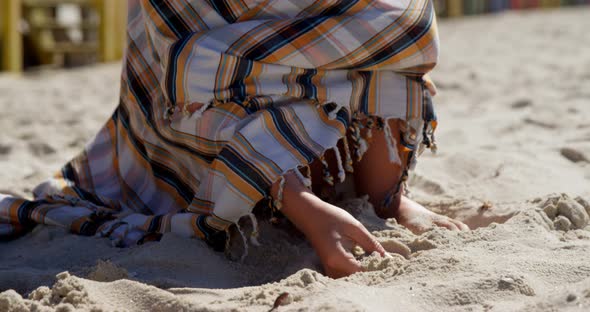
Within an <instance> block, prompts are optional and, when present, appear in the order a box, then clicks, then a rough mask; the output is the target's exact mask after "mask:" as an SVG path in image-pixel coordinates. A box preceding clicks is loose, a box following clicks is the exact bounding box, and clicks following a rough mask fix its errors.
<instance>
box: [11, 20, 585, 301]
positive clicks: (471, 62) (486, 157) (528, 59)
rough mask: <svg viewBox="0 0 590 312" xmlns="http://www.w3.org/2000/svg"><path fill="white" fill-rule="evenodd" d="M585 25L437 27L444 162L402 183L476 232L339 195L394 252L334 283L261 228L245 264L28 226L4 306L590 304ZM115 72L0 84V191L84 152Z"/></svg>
mask: <svg viewBox="0 0 590 312" xmlns="http://www.w3.org/2000/svg"><path fill="white" fill-rule="evenodd" d="M588 14H590V11H589V10H588V9H586V8H585V9H582V8H578V9H572V10H560V11H546V12H545V11H536V12H526V13H509V14H503V15H497V16H488V17H481V18H465V19H460V20H459V19H458V20H450V21H444V22H442V23H441V25H440V33H441V39H442V43H443V46H442V55H441V62H440V66H439V67H438V69H437V71H436V72H435V73H434V75H433V77H434V79H435V81H436V82H437V84H438V86H439V89H440V94H439V95H438V99H437V103H438V114H439V119H440V120H441V126H440V128H439V131H438V141H439V145H440V152H439V154H438V155H436V156H431V155H425V156H424V157H423V158H422V159H421V161H420V164H419V166H418V169H417V171H416V172H415V174H414V175H413V176H412V178H411V181H410V184H411V190H412V196H413V197H414V198H415V199H416V200H418V201H419V202H421V203H423V204H425V205H426V206H427V207H429V208H430V209H432V210H434V211H437V212H441V213H445V214H447V215H449V216H452V217H456V218H458V219H460V220H463V221H465V222H466V223H467V224H469V225H470V226H471V227H472V229H473V230H472V231H470V232H463V233H457V232H449V231H446V230H443V229H434V230H432V231H429V232H426V233H424V234H422V235H414V234H412V233H411V232H409V231H408V230H406V229H405V228H403V227H402V226H400V225H398V224H396V223H395V221H394V220H381V219H379V218H377V217H376V216H375V214H374V213H373V212H372V209H371V207H370V204H369V203H368V202H367V201H366V199H365V198H355V199H350V200H347V201H345V202H343V203H341V205H340V206H342V207H344V208H345V209H347V210H348V211H350V212H351V214H353V215H354V216H355V217H357V218H358V219H359V220H361V221H362V222H363V223H364V224H366V225H367V227H368V228H369V230H371V231H372V232H373V233H374V234H375V236H376V237H377V238H378V240H379V241H380V242H381V243H382V244H383V245H384V246H385V248H386V249H387V250H388V251H389V252H391V257H387V258H381V257H378V256H376V255H362V251H360V250H357V251H356V252H357V253H358V256H359V259H361V262H362V265H363V267H364V268H365V270H366V271H365V272H362V273H357V274H354V275H352V276H350V277H347V278H342V279H339V280H333V279H330V278H327V277H325V276H323V275H322V274H321V273H320V272H321V268H320V266H319V262H318V259H317V257H316V256H315V255H314V253H313V250H312V249H311V248H310V246H309V245H308V244H307V243H306V242H305V240H304V238H303V237H301V236H298V235H293V233H291V232H288V231H285V230H281V229H277V228H275V227H273V226H271V225H270V224H267V223H263V222H261V236H260V241H261V243H262V246H261V247H255V246H250V250H249V255H248V257H246V259H245V260H244V263H238V262H232V261H228V260H227V259H226V257H225V256H224V255H222V254H219V253H216V252H213V251H212V250H210V249H209V248H208V247H207V246H206V244H205V243H203V242H202V241H199V240H191V239H185V238H181V237H176V236H174V235H165V236H164V237H163V239H162V241H161V242H159V243H146V244H144V245H141V246H135V247H132V248H126V249H119V248H113V247H112V246H111V245H110V242H109V241H108V240H105V239H100V238H92V237H80V236H74V235H69V234H67V233H66V232H65V231H64V230H62V229H59V228H52V227H41V226H40V227H37V228H36V229H35V230H34V231H33V232H32V233H30V234H28V235H26V236H25V237H23V238H21V239H18V240H16V241H12V242H3V243H0V311H146V310H151V311H269V310H270V309H271V308H273V307H276V309H275V311H318V310H319V311H392V310H402V311H440V310H444V311H514V310H519V311H555V310H560V311H588V310H589V309H590V263H589V262H588V258H589V256H590V227H589V225H588V223H589V219H590V217H589V214H590V205H588V201H590V162H589V161H588V160H589V159H590V122H589V119H588V116H590V105H588V101H589V100H590V93H589V90H590V45H587V44H583V43H584V42H590V32H587V31H586V29H589V28H590V19H588V18H587V16H588ZM571 25H576V27H572V26H571ZM118 66H119V65H118V64H113V65H103V66H97V67H92V68H86V69H81V70H76V71H55V72H43V73H36V74H31V75H27V76H25V77H23V78H14V77H11V76H0V110H1V111H2V112H3V113H2V114H0V192H11V193H16V194H21V195H26V194H27V193H28V191H29V190H30V188H31V187H32V186H34V185H35V184H36V183H38V182H39V181H41V180H42V179H44V178H45V177H46V176H48V175H50V174H51V172H52V171H53V170H55V169H57V168H59V167H60V166H61V164H62V163H63V162H64V161H65V160H67V159H68V158H70V157H72V156H73V155H74V154H75V153H77V152H78V151H79V150H80V148H81V147H82V146H83V144H84V142H85V141H86V140H87V139H88V138H89V137H90V136H92V135H93V134H94V132H95V131H96V130H97V129H98V128H99V127H100V126H101V124H102V123H103V122H104V121H105V120H106V118H108V116H109V114H110V113H111V111H112V109H113V108H114V105H115V104H116V97H117V92H116V90H117V85H116V83H117V81H118V71H119V68H118ZM107 103H110V104H111V105H105V104H107ZM236 250H238V251H239V250H242V249H241V248H240V246H236Z"/></svg>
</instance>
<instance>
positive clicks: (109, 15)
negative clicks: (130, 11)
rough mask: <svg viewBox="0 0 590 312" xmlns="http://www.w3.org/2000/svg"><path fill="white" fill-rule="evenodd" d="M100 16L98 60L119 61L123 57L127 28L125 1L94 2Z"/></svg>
mask: <svg viewBox="0 0 590 312" xmlns="http://www.w3.org/2000/svg"><path fill="white" fill-rule="evenodd" d="M96 3H97V8H98V11H99V14H100V34H99V38H100V39H99V41H100V59H101V61H102V62H113V61H117V60H120V59H121V57H122V56H123V49H124V46H125V36H126V26H127V22H126V21H127V1H122V0H96Z"/></svg>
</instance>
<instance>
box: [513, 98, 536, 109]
mask: <svg viewBox="0 0 590 312" xmlns="http://www.w3.org/2000/svg"><path fill="white" fill-rule="evenodd" d="M532 105H533V101H531V100H530V99H520V100H517V101H515V102H514V103H512V105H511V107H512V108H513V109H523V108H526V107H529V106H532Z"/></svg>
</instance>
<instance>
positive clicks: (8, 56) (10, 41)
mask: <svg viewBox="0 0 590 312" xmlns="http://www.w3.org/2000/svg"><path fill="white" fill-rule="evenodd" d="M21 15H22V6H21V2H20V0H2V1H0V24H1V25H2V26H1V28H0V34H1V36H0V46H1V47H2V51H0V53H1V54H0V56H1V57H2V60H1V61H2V62H1V63H2V64H1V65H2V70H8V71H12V72H20V71H22V67H23V41H22V36H21V33H20V17H21Z"/></svg>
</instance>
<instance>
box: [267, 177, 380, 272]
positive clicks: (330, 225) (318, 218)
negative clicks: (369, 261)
mask: <svg viewBox="0 0 590 312" xmlns="http://www.w3.org/2000/svg"><path fill="white" fill-rule="evenodd" d="M271 192H272V193H273V196H275V195H274V194H277V192H278V185H277V184H275V185H273V188H272V190H271ZM282 204H283V208H282V209H281V211H282V212H283V213H284V214H285V216H287V218H289V220H291V222H293V224H295V226H296V227H297V228H298V229H299V230H301V231H302V232H303V233H304V234H305V236H306V237H307V239H308V240H309V241H310V243H311V245H312V246H313V248H314V249H315V251H316V252H317V254H318V256H319V257H320V260H321V262H322V265H323V267H324V270H325V273H326V275H328V276H330V277H332V278H340V277H344V276H348V275H350V274H353V273H355V272H359V271H362V268H361V265H360V263H359V262H358V261H357V260H356V259H355V258H354V256H353V255H352V253H351V252H350V251H349V250H350V249H351V248H352V247H353V246H354V245H359V246H360V247H361V248H363V250H365V252H368V253H372V252H374V251H376V252H378V253H379V254H381V255H382V256H385V255H386V253H385V250H384V249H383V247H382V246H381V245H380V244H379V242H377V240H376V239H375V237H374V236H373V235H371V233H369V231H367V229H366V228H365V227H364V226H363V225H362V224H361V223H360V222H359V221H358V220H356V219H355V218H353V217H352V216H351V215H350V214H349V213H348V212H346V211H344V210H342V209H340V208H338V207H336V206H334V205H331V204H329V203H326V202H324V201H323V200H321V199H320V198H318V197H317V196H315V195H314V194H313V193H312V192H311V191H309V190H308V189H307V188H305V186H303V185H302V184H301V182H300V181H299V179H297V177H295V176H293V175H292V174H287V175H285V186H284V190H283V202H282Z"/></svg>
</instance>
